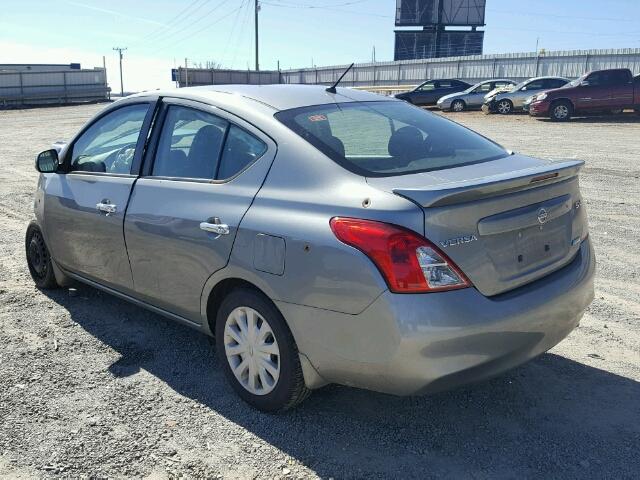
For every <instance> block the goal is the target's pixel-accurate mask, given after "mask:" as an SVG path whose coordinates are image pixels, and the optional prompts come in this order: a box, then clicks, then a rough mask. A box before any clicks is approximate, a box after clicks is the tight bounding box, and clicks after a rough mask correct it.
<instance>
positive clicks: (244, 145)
mask: <svg viewBox="0 0 640 480" xmlns="http://www.w3.org/2000/svg"><path fill="white" fill-rule="evenodd" d="M332 92H334V93H331V92H329V91H326V90H325V89H324V88H322V87H320V86H307V85H303V86H296V85H270V86H266V85H263V86H251V85H238V86H234V85H231V86H224V85H216V86H211V87H192V88H182V89H179V90H171V91H165V92H145V93H142V94H138V95H134V96H131V97H127V98H125V99H123V100H119V101H117V102H115V103H114V104H112V105H111V106H109V107H107V108H106V109H105V110H103V111H102V112H101V113H99V114H98V116H97V117H95V118H94V119H93V120H91V121H89V123H88V124H87V125H86V126H85V127H84V128H82V129H81V130H80V132H79V133H78V134H77V135H76V136H75V137H74V138H73V139H72V140H71V141H70V142H69V143H68V145H66V146H64V147H63V148H61V149H60V152H59V153H58V151H57V150H55V149H52V150H47V151H45V152H42V153H41V154H40V155H38V157H37V159H36V167H37V169H38V171H39V172H40V178H39V181H38V186H37V190H36V194H35V202H34V208H35V220H34V221H33V222H32V223H31V224H30V225H29V227H28V229H27V232H26V253H27V262H28V267H29V271H30V272H31V275H32V277H33V279H34V281H35V283H36V285H37V286H38V287H39V288H54V287H57V286H59V285H67V284H68V283H69V282H70V281H72V280H77V281H80V282H84V283H86V284H88V285H91V286H93V287H96V288H99V289H101V290H104V291H106V292H108V293H110V294H113V295H116V296H118V297H120V298H123V299H126V300H128V301H131V302H133V303H135V304H137V305H139V306H142V307H145V308H148V309H150V310H152V311H154V312H157V313H159V314H162V315H165V316H167V317H168V318H171V319H173V320H175V321H178V322H180V323H183V324H185V325H188V326H190V327H193V328H196V329H198V330H200V331H201V332H204V333H206V334H208V335H214V336H215V342H216V352H217V355H218V359H219V365H220V368H222V369H223V370H224V372H225V375H226V377H227V378H228V380H229V382H230V383H231V385H232V386H233V388H234V389H235V391H236V392H237V393H238V395H239V396H240V397H242V398H243V399H244V400H246V401H247V402H248V403H250V404H251V405H253V406H255V407H257V408H259V409H261V410H265V411H281V410H284V409H287V408H290V407H292V406H294V405H296V404H297V403H299V402H300V401H302V400H303V399H304V398H305V397H306V396H307V395H308V394H309V392H310V391H311V390H312V389H314V388H318V387H320V386H322V385H325V384H327V383H340V384H345V385H350V386H356V387H361V388H367V389H371V390H376V391H380V392H387V393H392V394H399V395H412V394H422V393H427V392H433V391H439V390H443V389H448V388H452V387H454V386H456V385H460V384H465V383H467V382H471V381H476V380H481V379H484V378H487V377H490V376H493V375H496V374H498V373H500V372H502V371H504V370H507V369H509V368H512V367H514V366H516V365H518V364H520V363H523V362H525V361H527V360H529V359H531V358H533V357H535V356H537V355H539V354H541V353H543V352H545V351H547V350H548V349H550V348H551V347H553V346H554V345H555V344H557V343H558V342H559V341H561V340H562V339H563V338H564V337H565V336H566V335H568V334H569V332H571V331H572V330H573V329H574V328H575V326H576V325H577V324H578V322H579V321H580V318H581V316H582V314H583V312H584V310H585V309H586V308H587V306H588V305H589V303H590V302H591V300H592V298H593V275H594V268H595V263H594V262H595V260H594V254H593V249H592V246H591V242H590V240H589V237H588V226H587V216H586V212H585V209H584V207H582V199H581V194H580V190H579V186H578V174H579V171H580V169H581V168H582V165H583V162H581V161H576V160H568V161H560V162H555V163H554V162H550V161H548V160H538V159H535V158H531V157H526V156H523V155H517V154H513V153H511V152H508V151H506V150H505V149H504V148H502V147H500V146H498V145H497V144H495V143H493V142H491V141H490V140H488V139H486V138H484V137H482V136H480V135H478V134H476V133H474V132H472V131H470V130H468V129H466V128H464V127H462V126H460V125H458V124H456V123H454V122H451V121H449V120H447V119H444V118H442V117H440V116H439V115H435V114H433V113H431V112H427V111H425V110H423V109H420V108H416V107H414V106H412V105H409V104H407V103H406V102H402V101H398V100H395V99H392V98H382V97H380V96H378V95H375V94H371V93H368V92H361V91H355V90H351V89H346V88H338V89H337V90H332ZM150 328H152V326H151V325H150ZM163 354H167V353H166V352H163ZM193 368H209V366H208V365H193ZM205 377H206V376H205ZM203 378H204V377H203Z"/></svg>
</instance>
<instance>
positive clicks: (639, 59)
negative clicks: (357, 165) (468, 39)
mask: <svg viewBox="0 0 640 480" xmlns="http://www.w3.org/2000/svg"><path fill="white" fill-rule="evenodd" d="M347 66H348V65H335V66H329V67H318V68H303V69H297V70H285V71H282V72H280V73H279V72H276V71H261V72H251V74H249V73H248V72H247V71H242V70H236V71H230V70H205V71H204V72H207V73H206V74H205V75H203V77H202V82H205V83H199V84H212V83H256V84H265V83H304V84H322V85H330V84H332V83H334V82H335V81H336V80H337V79H338V77H339V76H340V75H341V74H342V72H344V70H345V69H346V68H347ZM604 68H629V69H631V70H632V71H633V72H634V73H636V74H637V73H640V48H628V49H617V50H572V51H558V52H545V53H541V54H540V55H539V56H538V55H536V54H535V53H507V54H498V55H474V56H468V57H451V58H437V59H426V60H410V61H401V62H377V63H362V64H358V65H355V66H354V67H353V69H352V70H351V71H350V72H349V73H348V74H347V75H346V76H345V78H344V79H343V81H342V84H343V85H344V86H394V85H416V84H418V83H421V82H423V81H425V80H427V79H429V78H460V79H462V80H466V81H469V82H477V81H480V80H484V79H488V78H510V79H513V80H516V81H519V80H524V79H527V78H531V77H534V76H543V75H559V76H564V77H569V78H576V77H579V76H580V75H582V74H583V73H585V72H587V71H589V70H598V69H604ZM189 72H191V70H189ZM211 72H213V76H212V73H211ZM222 77H224V80H223V79H222ZM183 78H184V77H183V76H181V82H180V85H181V86H184V83H183V82H182V79H183ZM190 78H191V77H190ZM195 78H196V77H194V79H195ZM197 78H198V81H199V82H200V77H197ZM189 84H190V85H192V84H195V83H192V82H191V81H190V82H189Z"/></svg>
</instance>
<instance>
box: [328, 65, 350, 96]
mask: <svg viewBox="0 0 640 480" xmlns="http://www.w3.org/2000/svg"><path fill="white" fill-rule="evenodd" d="M353 65H354V64H353V63H352V64H351V65H349V66H348V67H347V69H346V70H345V71H344V72H343V73H342V75H340V78H339V79H338V81H337V82H336V83H334V84H333V85H331V86H330V87H329V88H326V89H325V91H326V92H329V93H336V87H337V86H338V84H339V83H340V81H341V80H342V79H343V78H344V76H345V75H346V74H347V72H348V71H349V70H351V68H352V67H353Z"/></svg>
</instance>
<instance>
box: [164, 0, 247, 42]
mask: <svg viewBox="0 0 640 480" xmlns="http://www.w3.org/2000/svg"><path fill="white" fill-rule="evenodd" d="M223 3H226V2H223ZM238 10H240V7H238V8H234V9H233V10H231V11H230V12H228V13H227V14H226V15H223V16H222V17H218V19H217V20H215V21H214V22H212V23H209V24H208V25H205V26H204V27H203V28H200V29H197V30H195V31H194V32H191V33H190V34H189V35H186V36H184V37H182V38H181V39H179V40H177V41H176V42H174V43H172V46H173V45H178V44H180V43H183V42H185V41H187V40H189V39H190V38H191V37H193V36H194V35H197V34H199V33H201V32H203V31H205V30H207V29H209V28H211V27H213V26H214V25H216V24H217V23H220V22H221V21H222V20H224V19H225V18H227V17H230V16H231V15H233V14H234V13H235V12H237V11H238ZM166 46H167V45H164V46H162V47H160V48H158V49H157V50H154V51H153V52H152V53H151V54H154V53H157V52H159V51H160V50H163V49H164V48H166Z"/></svg>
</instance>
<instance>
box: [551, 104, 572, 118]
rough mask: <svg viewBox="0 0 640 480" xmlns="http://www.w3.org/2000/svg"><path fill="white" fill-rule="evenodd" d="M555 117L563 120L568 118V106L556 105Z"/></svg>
mask: <svg viewBox="0 0 640 480" xmlns="http://www.w3.org/2000/svg"><path fill="white" fill-rule="evenodd" d="M553 115H554V117H556V118H557V119H559V120H562V119H564V118H567V115H569V109H568V108H567V106H566V105H556V107H555V108H554V109H553Z"/></svg>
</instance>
